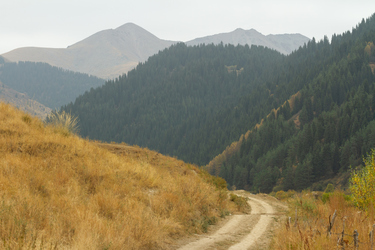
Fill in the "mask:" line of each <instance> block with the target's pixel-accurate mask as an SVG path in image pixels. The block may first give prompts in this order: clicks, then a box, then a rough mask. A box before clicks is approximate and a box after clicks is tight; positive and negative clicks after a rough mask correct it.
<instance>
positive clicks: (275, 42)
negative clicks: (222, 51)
mask: <svg viewBox="0 0 375 250" xmlns="http://www.w3.org/2000/svg"><path fill="white" fill-rule="evenodd" d="M309 40H310V39H309V38H308V37H305V36H303V35H301V34H280V35H267V36H265V35H263V34H261V33H259V32H258V31H256V30H255V29H250V30H243V29H236V30H234V31H232V32H228V33H220V34H216V35H212V36H205V37H201V38H196V39H194V40H191V41H188V42H186V44H187V45H191V46H193V45H199V44H203V43H204V44H211V43H213V44H219V43H221V42H222V43H223V44H233V45H237V44H240V45H246V44H248V45H249V46H250V45H260V46H264V47H268V48H270V49H274V50H277V51H279V52H280V53H282V54H285V55H287V54H290V53H291V52H292V51H294V50H296V49H298V48H299V47H300V46H303V45H304V44H305V43H307V42H308V41H309Z"/></svg>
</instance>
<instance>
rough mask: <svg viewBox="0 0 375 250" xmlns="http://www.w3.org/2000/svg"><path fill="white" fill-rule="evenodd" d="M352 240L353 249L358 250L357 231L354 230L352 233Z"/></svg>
mask: <svg viewBox="0 0 375 250" xmlns="http://www.w3.org/2000/svg"><path fill="white" fill-rule="evenodd" d="M353 239H354V249H356V250H357V249H358V231H357V230H354V233H353Z"/></svg>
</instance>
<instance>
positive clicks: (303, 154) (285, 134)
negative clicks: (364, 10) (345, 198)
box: [207, 15, 375, 192]
mask: <svg viewBox="0 0 375 250" xmlns="http://www.w3.org/2000/svg"><path fill="white" fill-rule="evenodd" d="M374 27H375V15H373V16H372V17H370V18H368V19H367V20H363V21H362V22H361V23H360V24H359V25H357V27H356V28H355V29H353V30H352V32H349V31H348V32H346V33H344V34H342V35H339V36H334V37H333V38H332V42H331V44H329V43H328V41H326V42H325V45H324V47H323V48H322V51H324V52H325V53H326V54H327V53H330V54H331V58H330V59H329V61H330V63H329V64H327V66H326V67H325V68H323V69H321V70H320V72H319V74H318V75H316V76H315V77H313V78H312V79H311V80H308V81H306V80H305V85H304V86H303V87H302V88H301V90H300V91H298V93H297V94H296V95H295V96H294V97H293V98H292V99H290V100H289V102H288V103H285V105H283V106H280V107H279V108H277V109H274V110H272V111H271V112H270V113H269V115H268V116H267V117H265V118H264V119H263V120H262V123H261V124H260V125H259V126H257V127H256V128H253V129H252V130H251V131H248V132H247V133H246V135H244V136H242V137H241V140H240V141H239V142H237V143H234V144H233V145H232V146H231V147H228V148H227V150H226V151H225V152H223V153H222V154H221V155H220V156H217V157H216V158H215V159H214V160H213V161H211V162H210V164H208V166H207V169H208V170H209V172H211V173H213V174H217V175H219V176H221V177H223V178H224V179H226V180H227V182H228V184H229V185H234V186H236V187H237V188H245V189H248V190H252V191H254V192H259V191H260V192H271V191H275V192H276V191H279V190H284V191H286V190H289V189H295V190H302V189H305V188H309V187H310V188H312V189H313V190H319V191H322V189H324V188H325V186H326V185H327V182H332V183H334V184H335V185H336V186H338V187H341V188H346V186H347V177H348V175H347V174H346V173H347V172H348V171H349V170H350V167H353V168H355V167H357V166H359V165H361V164H362V158H363V156H365V155H367V154H368V153H370V151H371V149H372V148H374V147H375V137H374V135H375V123H374V117H375V113H374V110H375V106H374V105H375V77H374V73H373V72H372V69H371V67H370V66H371V64H373V62H375V46H374V44H373V42H372V41H375V28H374ZM306 50H310V51H315V53H316V52H318V51H319V50H318V49H317V45H316V44H313V43H309V44H308V45H307V47H306ZM301 52H302V50H301V51H297V53H301ZM292 114H295V115H294V116H292Z"/></svg>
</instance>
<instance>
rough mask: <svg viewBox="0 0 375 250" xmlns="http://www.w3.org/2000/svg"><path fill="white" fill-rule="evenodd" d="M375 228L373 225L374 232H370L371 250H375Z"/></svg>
mask: <svg viewBox="0 0 375 250" xmlns="http://www.w3.org/2000/svg"><path fill="white" fill-rule="evenodd" d="M374 228H375V224H374V225H372V230H371V232H370V235H369V236H370V242H371V250H373V249H374Z"/></svg>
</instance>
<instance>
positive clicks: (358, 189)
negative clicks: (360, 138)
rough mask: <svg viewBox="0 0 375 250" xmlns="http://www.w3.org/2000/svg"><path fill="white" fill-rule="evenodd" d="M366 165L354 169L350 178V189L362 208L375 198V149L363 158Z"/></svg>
mask: <svg viewBox="0 0 375 250" xmlns="http://www.w3.org/2000/svg"><path fill="white" fill-rule="evenodd" d="M363 161H364V163H365V166H364V167H363V168H362V169H360V170H357V171H353V172H352V174H351V177H350V180H349V189H350V191H351V193H352V196H353V202H354V204H355V205H357V206H358V207H360V208H362V209H367V208H368V206H369V205H370V204H371V203H372V204H375V203H374V198H375V150H371V155H368V156H367V157H366V158H364V159H363Z"/></svg>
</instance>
